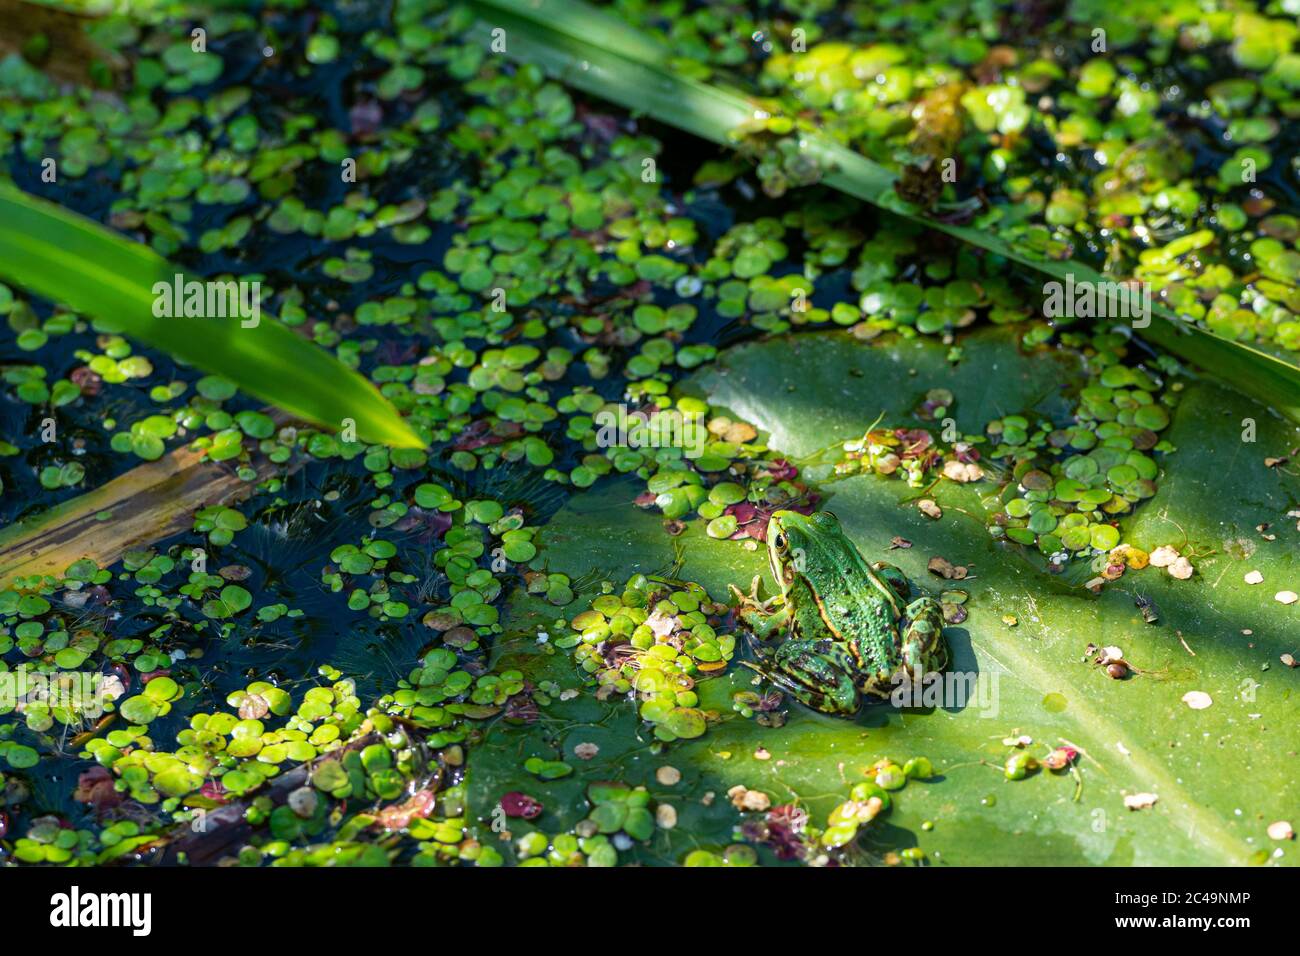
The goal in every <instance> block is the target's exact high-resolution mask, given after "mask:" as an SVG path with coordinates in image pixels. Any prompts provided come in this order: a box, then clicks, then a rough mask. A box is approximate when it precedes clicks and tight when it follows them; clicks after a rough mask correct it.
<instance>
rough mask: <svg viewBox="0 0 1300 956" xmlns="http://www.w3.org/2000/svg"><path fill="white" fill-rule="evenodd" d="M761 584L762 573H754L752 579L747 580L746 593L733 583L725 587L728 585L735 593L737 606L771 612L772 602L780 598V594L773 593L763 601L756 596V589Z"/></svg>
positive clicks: (757, 589)
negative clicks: (747, 589)
mask: <svg viewBox="0 0 1300 956" xmlns="http://www.w3.org/2000/svg"><path fill="white" fill-rule="evenodd" d="M762 584H763V575H761V574H756V575H754V580H752V581H750V582H749V593H748V594H746V593H745V592H744V591H742V590H740V588H738V587H736V586H735V585H734V584H728V585H727V587H729V588H730V589H731V593H732V594H733V595H735V598H736V607H737V608H745V609H746V610H749V609H753V610H755V611H761V612H762V613H764V614H771V613H772V607H773V604H774V602H776V601H778V600H780V595H775V594H774V595H773V596H772V597H770V598H768V599H767V600H766V601H764V600H763V599H762V598H760V597H759V596H758V591H759V588H760V587H761V586H762Z"/></svg>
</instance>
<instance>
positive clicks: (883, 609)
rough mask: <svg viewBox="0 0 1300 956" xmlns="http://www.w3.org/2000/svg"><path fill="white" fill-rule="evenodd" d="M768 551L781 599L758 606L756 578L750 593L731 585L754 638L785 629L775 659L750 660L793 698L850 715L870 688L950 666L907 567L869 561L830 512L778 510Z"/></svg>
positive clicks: (934, 610) (933, 607) (931, 606)
mask: <svg viewBox="0 0 1300 956" xmlns="http://www.w3.org/2000/svg"><path fill="white" fill-rule="evenodd" d="M767 555H768V559H769V561H770V562H771V568H772V575H773V577H775V578H776V581H777V584H778V585H779V586H780V589H781V593H780V595H779V596H778V597H774V598H771V599H770V600H768V601H766V602H760V601H759V600H758V584H759V577H755V578H754V584H753V587H752V589H751V592H750V594H749V595H745V594H742V593H741V592H740V591H739V589H737V588H735V587H734V586H733V587H732V590H733V591H734V592H735V593H736V595H737V596H738V597H739V598H740V600H741V603H740V608H739V617H740V619H741V620H742V621H743V622H744V623H745V625H746V626H747V627H749V628H750V630H752V631H753V633H754V635H755V636H756V637H758V638H759V639H761V640H767V639H768V638H769V637H771V636H772V635H773V634H776V633H780V632H785V633H786V635H787V636H786V639H785V640H784V641H782V642H781V644H780V645H779V646H778V647H777V649H776V653H775V654H774V655H773V656H772V658H771V659H770V662H769V663H767V664H765V665H763V666H755V665H750V666H751V667H753V668H754V669H755V670H757V671H758V672H759V673H760V674H762V675H763V676H764V677H766V678H767V679H768V680H770V681H771V682H772V683H773V684H774V685H776V686H777V687H779V688H780V689H781V690H783V691H785V692H786V693H788V694H790V695H791V696H792V697H794V698H795V699H796V700H798V701H800V702H802V703H804V704H806V705H807V706H809V707H812V708H814V709H816V710H819V711H821V712H822V713H826V714H838V715H843V716H847V715H851V714H854V713H856V712H857V710H858V708H859V707H860V706H861V703H862V695H863V694H867V695H871V696H874V697H881V698H887V697H889V695H890V693H891V692H892V689H893V687H894V686H895V685H896V678H898V677H899V675H900V672H902V671H904V670H906V671H907V672H908V673H910V674H913V675H916V674H925V673H930V672H935V671H941V670H943V669H944V667H946V666H947V664H948V645H947V643H946V642H945V641H944V637H943V613H942V611H941V610H940V607H939V604H938V602H937V601H935V600H934V599H933V598H930V597H919V598H916V599H915V600H912V601H910V603H909V598H910V597H911V590H912V588H911V585H910V584H909V583H908V580H907V578H906V576H905V575H904V574H903V572H902V571H900V570H899V569H898V568H896V567H893V566H892V565H888V564H882V563H877V564H869V563H868V562H867V561H866V559H865V558H863V557H862V555H861V554H860V553H859V552H858V549H857V548H856V547H854V545H853V542H852V541H850V540H849V539H848V538H847V537H846V536H845V534H844V530H843V529H842V528H841V527H840V523H839V520H838V519H837V518H836V517H835V516H834V515H833V514H831V513H830V512H828V511H822V512H818V513H817V514H814V515H812V516H811V517H809V516H807V515H802V514H799V513H798V512H795V511H778V512H776V513H775V514H774V515H772V517H771V520H769V522H768V525H767Z"/></svg>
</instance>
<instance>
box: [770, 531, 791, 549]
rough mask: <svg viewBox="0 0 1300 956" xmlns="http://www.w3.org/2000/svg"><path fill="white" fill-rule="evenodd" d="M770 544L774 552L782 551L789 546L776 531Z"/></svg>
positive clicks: (783, 537) (784, 538) (782, 535)
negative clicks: (773, 546)
mask: <svg viewBox="0 0 1300 956" xmlns="http://www.w3.org/2000/svg"><path fill="white" fill-rule="evenodd" d="M772 544H774V545H775V546H776V550H778V551H784V550H785V549H786V548H787V547H788V546H789V544H790V542H789V541H787V540H786V537H785V535H784V534H782V533H781V532H780V531H778V532H777V533H776V537H775V538H773V539H772Z"/></svg>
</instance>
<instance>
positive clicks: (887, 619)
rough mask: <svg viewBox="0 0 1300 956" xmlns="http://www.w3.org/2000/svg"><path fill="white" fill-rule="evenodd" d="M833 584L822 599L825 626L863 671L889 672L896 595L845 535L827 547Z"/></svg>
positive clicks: (898, 612)
mask: <svg viewBox="0 0 1300 956" xmlns="http://www.w3.org/2000/svg"><path fill="white" fill-rule="evenodd" d="M828 557H829V558H830V564H831V566H832V574H833V575H834V580H835V582H836V584H835V586H834V587H833V588H831V589H829V590H828V594H827V595H826V596H825V597H824V598H823V599H822V601H821V604H822V613H823V617H824V618H825V620H826V624H827V626H828V627H829V628H830V629H831V630H832V632H833V633H835V634H836V636H838V637H840V638H841V639H842V640H844V641H845V642H846V643H847V644H848V645H849V646H850V648H851V649H852V650H853V651H854V653H855V656H857V657H858V659H859V663H860V664H861V666H862V668H863V670H864V671H867V672H868V673H871V674H885V675H888V674H890V673H892V672H893V671H894V669H895V666H896V664H897V661H898V642H899V636H898V635H899V631H898V621H899V619H900V617H901V616H902V608H901V607H900V606H899V600H898V595H897V594H896V593H895V592H894V590H893V589H892V588H891V587H890V586H889V585H888V584H887V583H886V582H885V581H884V580H883V579H882V578H881V577H880V576H879V575H878V574H876V573H875V572H874V571H873V570H872V569H871V565H870V564H868V563H867V560H866V559H865V558H864V557H863V556H862V554H861V552H859V551H858V549H857V547H855V546H854V544H853V542H852V541H850V540H849V539H848V538H847V537H845V536H842V535H841V536H840V537H839V541H838V543H837V546H836V547H833V548H828Z"/></svg>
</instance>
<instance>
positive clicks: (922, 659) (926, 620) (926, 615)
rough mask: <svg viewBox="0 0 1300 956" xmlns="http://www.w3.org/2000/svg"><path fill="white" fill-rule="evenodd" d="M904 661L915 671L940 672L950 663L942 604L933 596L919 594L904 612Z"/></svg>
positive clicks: (912, 671) (923, 672)
mask: <svg viewBox="0 0 1300 956" xmlns="http://www.w3.org/2000/svg"><path fill="white" fill-rule="evenodd" d="M902 657H903V664H904V665H905V666H906V667H907V669H908V671H910V672H911V673H913V674H917V673H920V674H926V673H932V672H938V671H941V670H943V669H944V668H945V667H947V666H948V642H947V641H946V640H944V636H943V608H942V607H941V606H940V605H939V602H938V601H936V600H935V599H934V598H931V597H922V598H917V599H916V600H915V601H913V602H912V603H911V604H909V605H908V606H907V610H906V611H905V612H904V627H903V644H902Z"/></svg>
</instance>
